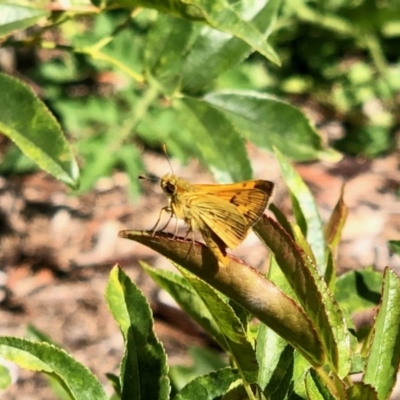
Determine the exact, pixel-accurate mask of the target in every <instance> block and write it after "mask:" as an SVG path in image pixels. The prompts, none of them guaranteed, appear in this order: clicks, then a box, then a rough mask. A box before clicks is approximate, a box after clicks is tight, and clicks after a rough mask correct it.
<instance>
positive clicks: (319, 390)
mask: <svg viewBox="0 0 400 400" xmlns="http://www.w3.org/2000/svg"><path fill="white" fill-rule="evenodd" d="M306 390H307V398H308V399H312V400H337V397H336V396H334V395H333V394H332V392H331V391H330V389H329V387H328V386H327V385H326V383H325V382H324V381H323V380H322V379H321V377H320V376H319V375H317V373H316V372H315V370H313V369H311V370H309V371H308V373H307V375H306Z"/></svg>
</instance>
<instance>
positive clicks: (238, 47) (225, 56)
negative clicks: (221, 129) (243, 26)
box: [181, 0, 281, 94]
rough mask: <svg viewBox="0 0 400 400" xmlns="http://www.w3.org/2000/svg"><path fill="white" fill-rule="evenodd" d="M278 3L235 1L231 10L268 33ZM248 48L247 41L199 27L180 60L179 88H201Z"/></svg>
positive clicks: (269, 0)
mask: <svg viewBox="0 0 400 400" xmlns="http://www.w3.org/2000/svg"><path fill="white" fill-rule="evenodd" d="M280 3H281V0H262V1H257V2H254V1H246V0H245V1H241V2H237V3H235V9H236V11H237V12H238V13H239V14H240V15H241V16H242V18H243V19H244V20H246V21H248V22H249V23H250V22H251V23H253V25H254V26H255V27H256V28H258V29H259V30H260V31H261V32H266V34H265V36H268V34H269V32H270V31H271V30H272V26H273V24H274V22H275V20H276V15H277V11H278V8H279V6H280ZM239 7H240V10H239V9H238V8H239ZM252 51H253V50H252V48H251V47H250V46H249V45H248V44H247V43H245V42H243V41H242V40H240V39H238V38H236V37H235V36H232V35H229V34H227V33H225V32H221V31H218V30H216V29H212V28H207V29H205V28H203V29H201V30H199V33H198V36H197V38H196V40H195V41H194V43H193V44H192V46H191V47H190V50H189V51H188V52H187V54H185V57H184V59H183V65H182V89H181V91H182V92H183V93H187V94H197V93H199V92H200V91H204V90H205V88H207V87H208V86H210V84H211V83H212V82H213V81H214V80H215V79H216V78H217V77H218V76H219V75H221V74H222V73H223V72H225V71H227V70H228V69H230V68H232V67H233V66H235V65H237V64H238V63H240V62H241V61H243V60H244V59H245V58H247V57H248V56H249V55H250V54H251V53H252Z"/></svg>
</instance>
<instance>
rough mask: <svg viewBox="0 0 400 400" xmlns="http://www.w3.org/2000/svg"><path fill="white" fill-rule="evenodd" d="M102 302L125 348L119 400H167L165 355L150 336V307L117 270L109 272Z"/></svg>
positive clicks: (151, 327) (120, 271) (159, 345)
mask: <svg viewBox="0 0 400 400" xmlns="http://www.w3.org/2000/svg"><path fill="white" fill-rule="evenodd" d="M106 300H107V304H108V307H109V309H110V311H111V313H112V315H113V317H114V319H115V320H116V322H117V324H118V326H119V328H120V329H121V332H122V334H123V336H124V339H125V345H126V347H125V355H124V360H123V363H122V365H121V380H122V382H121V386H122V399H123V400H124V399H131V398H142V399H155V400H156V399H159V400H164V399H168V396H169V391H170V385H169V379H168V376H167V372H168V367H167V364H166V355H165V352H164V349H163V347H162V345H161V343H160V342H159V340H158V339H157V337H156V335H155V334H154V330H153V318H152V313H151V309H150V306H149V304H148V302H147V300H146V298H145V297H144V296H143V294H142V293H141V292H140V290H139V289H138V288H137V287H136V286H135V285H134V284H133V283H132V281H131V280H130V279H129V278H128V276H127V275H125V273H124V272H123V271H122V270H121V269H120V268H118V267H114V268H113V269H112V271H111V273H110V279H109V281H108V284H107V289H106ZM135 396H136V397H135Z"/></svg>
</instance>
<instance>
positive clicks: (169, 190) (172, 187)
mask: <svg viewBox="0 0 400 400" xmlns="http://www.w3.org/2000/svg"><path fill="white" fill-rule="evenodd" d="M164 190H165V191H166V192H167V193H168V194H174V193H175V185H173V184H172V183H169V182H168V183H167V184H166V185H165V186H164Z"/></svg>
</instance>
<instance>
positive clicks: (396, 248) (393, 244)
mask: <svg viewBox="0 0 400 400" xmlns="http://www.w3.org/2000/svg"><path fill="white" fill-rule="evenodd" d="M388 244H389V249H390V250H391V251H393V253H396V254H397V255H399V256H400V240H389V242H388Z"/></svg>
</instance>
